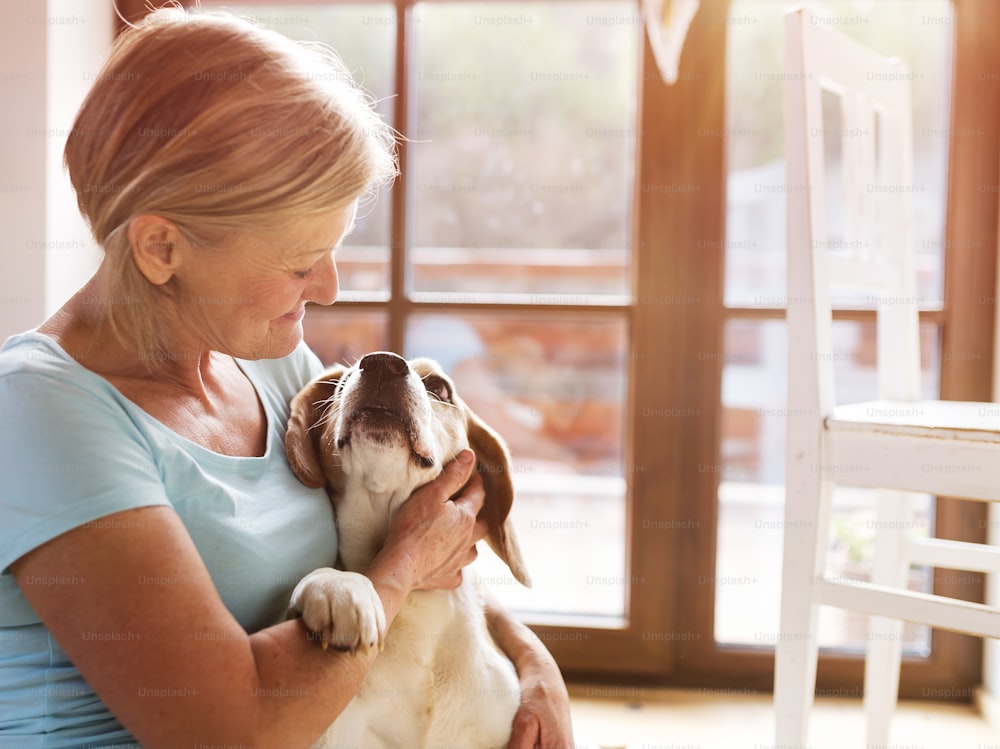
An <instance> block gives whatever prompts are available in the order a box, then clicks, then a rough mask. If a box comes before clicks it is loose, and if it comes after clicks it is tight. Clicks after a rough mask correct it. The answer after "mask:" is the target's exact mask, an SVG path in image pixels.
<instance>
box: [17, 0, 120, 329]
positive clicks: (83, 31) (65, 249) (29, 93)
mask: <svg viewBox="0 0 1000 749" xmlns="http://www.w3.org/2000/svg"><path fill="white" fill-rule="evenodd" d="M12 5H13V4H5V7H4V8H3V10H2V11H0V112H2V114H0V226H3V228H4V231H3V239H2V240H0V340H3V339H4V338H6V337H7V336H8V335H10V334H12V333H16V332H19V331H22V330H25V329H28V328H32V327H35V326H36V325H38V324H39V323H40V322H42V320H44V319H45V317H47V316H48V315H49V314H51V313H52V312H53V311H54V310H55V309H57V308H58V307H59V306H60V305H61V304H62V303H63V302H64V301H65V300H66V299H67V298H68V297H69V296H70V295H71V294H72V292H73V291H74V290H75V289H76V288H78V287H79V286H80V284H81V283H82V282H83V281H84V280H86V278H87V277H88V276H89V275H90V274H91V273H92V272H93V270H94V269H95V268H96V267H97V263H98V260H99V257H100V255H99V251H98V249H97V247H96V246H95V244H94V242H93V240H92V239H91V237H90V234H89V232H88V231H87V227H86V225H85V224H84V223H83V221H82V219H81V218H80V216H79V214H78V213H77V209H76V199H75V198H74V197H73V193H72V190H71V189H70V187H69V179H68V177H67V176H66V173H65V170H64V169H63V167H62V148H63V146H64V145H65V142H66V135H67V134H68V132H69V129H70V127H71V126H72V122H73V117H74V115H75V113H76V110H77V108H78V107H79V105H80V103H81V102H82V101H83V97H84V95H85V94H86V92H87V90H88V89H89V87H90V85H91V83H92V82H93V80H94V79H95V77H96V74H97V71H98V70H99V68H100V65H101V63H102V62H103V60H104V58H105V57H106V55H107V51H108V48H109V46H110V44H111V37H112V29H113V17H112V15H111V7H110V3H108V2H107V0H48V2H46V3H40V2H39V3H23V4H17V5H18V6H19V7H17V8H12V7H11V6H12Z"/></svg>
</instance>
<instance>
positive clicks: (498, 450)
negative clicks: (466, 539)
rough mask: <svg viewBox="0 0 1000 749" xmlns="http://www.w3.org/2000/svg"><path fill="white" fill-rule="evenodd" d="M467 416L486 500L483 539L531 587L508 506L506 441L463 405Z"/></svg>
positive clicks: (511, 496)
mask: <svg viewBox="0 0 1000 749" xmlns="http://www.w3.org/2000/svg"><path fill="white" fill-rule="evenodd" d="M466 410H467V412H468V418H469V447H471V448H472V449H473V451H474V452H475V453H476V468H477V470H478V471H479V475H480V476H481V477H482V479H483V486H484V488H485V489H486V500H485V501H484V503H483V509H482V510H481V511H480V517H483V518H485V519H486V527H487V528H488V531H487V534H486V541H487V543H489V545H490V548H492V549H493V551H495V552H496V554H497V556H498V557H500V558H501V559H502V560H503V561H504V563H506V565H507V566H508V567H509V568H510V571H511V573H513V575H514V577H515V578H516V579H517V581H518V582H519V583H521V584H522V585H524V586H527V587H529V588H530V587H531V578H530V577H529V576H528V570H527V567H525V564H524V559H523V558H522V557H521V547H520V546H519V545H518V543H517V536H516V535H515V533H514V526H513V524H512V523H511V522H510V519H509V517H508V516H509V515H510V508H511V505H513V504H514V482H513V480H512V478H511V475H510V453H509V452H508V451H507V445H506V444H504V441H503V440H502V439H501V438H500V435H498V434H497V433H496V432H494V431H493V430H492V429H490V428H489V427H488V426H487V425H486V424H485V423H484V422H483V420H482V419H480V418H479V417H478V416H476V414H475V413H473V412H472V411H471V410H470V409H468V407H466Z"/></svg>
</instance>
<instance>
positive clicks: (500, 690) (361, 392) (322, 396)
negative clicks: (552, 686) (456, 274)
mask: <svg viewBox="0 0 1000 749" xmlns="http://www.w3.org/2000/svg"><path fill="white" fill-rule="evenodd" d="M466 447H471V448H472V449H473V450H474V451H475V453H476V458H477V468H478V470H479V472H480V475H481V476H482V479H483V483H484V486H485V489H486V499H485V504H484V506H483V510H482V514H481V516H482V517H485V518H486V520H487V524H488V527H489V533H488V535H487V541H488V543H489V545H490V546H491V547H492V548H493V550H494V551H495V552H496V553H497V554H498V555H499V557H500V558H501V559H502V560H503V561H504V562H505V563H506V564H507V566H508V567H509V568H510V571H511V573H512V574H513V575H514V577H515V578H516V579H517V580H518V581H519V582H521V583H522V584H523V585H526V586H530V582H529V578H528V574H527V572H526V570H525V566H524V561H523V559H522V557H521V552H520V550H519V548H518V543H517V539H516V537H515V535H514V529H513V527H512V525H511V523H510V522H509V520H508V514H509V512H510V508H511V503H512V502H513V498H514V491H513V484H512V481H511V474H510V456H509V453H508V451H507V448H506V446H505V444H504V443H503V441H502V440H501V438H500V437H499V436H498V435H497V434H496V433H495V432H493V430H492V429H490V428H489V427H488V426H486V424H484V423H483V422H482V420H480V419H479V418H478V417H477V416H476V415H475V414H474V413H473V412H472V411H471V410H470V409H469V407H468V406H466V405H465V403H464V402H463V401H462V399H461V398H459V397H458V394H457V393H456V392H455V385H454V383H453V382H452V381H451V380H450V379H449V378H448V377H447V376H446V375H445V373H444V372H443V371H442V369H441V367H440V366H439V365H438V364H437V363H436V362H434V361H432V360H430V359H414V360H412V361H409V362H408V361H407V360H405V359H403V358H402V357H400V356H398V355H396V354H393V353H387V352H376V353H371V354H368V355H366V356H364V357H363V358H362V359H360V360H359V361H358V362H357V363H356V364H355V365H354V366H352V367H344V366H335V367H333V368H332V369H330V370H328V371H327V372H325V373H323V374H322V375H321V376H319V377H318V378H316V379H315V380H314V381H313V382H311V383H310V384H309V385H307V386H306V387H305V388H304V389H303V390H302V391H301V392H300V393H299V394H298V395H297V396H296V397H295V398H294V399H293V400H292V403H291V414H290V417H289V421H288V432H287V435H286V449H287V453H288V459H289V462H290V464H291V466H292V468H293V470H294V471H295V473H296V474H297V475H298V477H299V479H300V480H301V481H302V482H303V483H305V484H307V485H308V486H312V487H326V489H327V491H328V492H329V494H330V497H331V499H332V501H333V504H334V507H335V510H336V517H337V521H336V522H337V530H338V543H339V550H340V563H341V564H340V567H342V569H332V568H324V569H318V570H315V571H313V572H311V573H309V574H308V575H307V576H306V577H305V578H303V579H302V580H301V581H300V582H299V584H298V585H297V586H296V588H295V590H294V592H293V593H292V598H291V603H290V605H289V613H290V615H293V616H295V615H300V616H302V618H303V620H304V623H305V625H306V627H307V628H308V629H309V630H310V632H312V633H314V634H315V635H316V636H318V637H321V638H322V640H323V646H324V647H326V646H327V645H330V646H332V647H334V648H337V649H339V650H346V651H351V652H354V651H356V650H357V649H368V648H373V647H378V648H380V649H381V650H382V652H380V653H379V655H378V657H377V658H376V659H375V662H374V664H373V665H372V668H371V670H370V671H369V673H368V675H367V677H366V679H365V681H364V683H363V684H362V686H361V688H360V690H359V691H358V693H357V695H356V696H355V697H354V699H353V700H352V701H351V703H350V704H349V705H348V706H347V708H346V709H345V710H344V711H343V713H341V715H340V716H339V717H338V718H337V720H336V721H335V722H334V724H333V725H332V726H331V727H330V728H329V729H328V730H327V732H326V733H325V734H324V735H323V737H322V738H321V739H320V741H319V742H318V743H317V744H316V745H315V746H314V749H320V748H322V749H347V747H364V748H365V749H420V748H421V747H463V749H498V748H499V747H506V746H507V745H508V742H509V740H510V733H511V725H512V722H513V718H514V713H515V712H516V710H517V707H518V704H519V700H520V693H519V686H518V679H517V674H516V673H515V671H514V668H513V665H512V664H511V663H510V661H509V660H508V659H507V657H506V656H505V655H503V653H502V652H501V651H500V650H499V648H498V647H497V646H496V645H495V644H494V642H493V640H492V639H491V637H490V635H489V632H488V631H487V626H486V617H485V615H484V612H483V605H482V601H481V599H480V597H479V593H478V590H477V583H476V581H475V579H474V577H473V576H472V575H470V574H468V570H466V574H464V575H463V578H464V580H463V582H462V584H461V586H460V587H459V588H458V589H456V590H434V591H416V592H414V593H412V594H410V596H409V597H408V598H407V600H406V603H405V604H404V606H403V608H402V609H401V610H400V612H399V614H398V615H397V616H396V619H395V620H394V621H393V624H392V627H391V628H389V629H388V631H386V623H385V616H384V613H383V611H382V604H381V601H380V600H379V598H378V596H377V595H376V593H375V590H374V588H373V587H372V585H371V583H370V581H369V580H368V578H367V577H365V576H364V575H363V574H361V573H363V572H364V570H365V569H367V567H368V565H369V564H370V563H371V561H372V559H373V558H374V557H375V555H376V554H377V553H378V552H379V549H380V548H381V547H382V544H383V542H384V540H385V537H386V534H387V533H388V530H389V522H390V519H391V517H392V515H393V513H394V512H395V511H396V510H397V509H398V508H399V507H400V505H402V504H403V503H404V502H406V500H407V499H408V498H409V496H410V495H411V494H412V493H413V491H414V490H415V489H416V488H417V487H419V486H421V485H422V484H425V483H427V482H428V481H430V480H432V479H433V478H435V477H436V476H437V475H438V474H439V473H440V472H441V469H442V467H443V466H444V465H445V464H446V463H447V462H448V461H450V460H451V459H452V458H453V457H455V455H457V454H458V453H459V452H460V451H461V450H462V449H464V448H466Z"/></svg>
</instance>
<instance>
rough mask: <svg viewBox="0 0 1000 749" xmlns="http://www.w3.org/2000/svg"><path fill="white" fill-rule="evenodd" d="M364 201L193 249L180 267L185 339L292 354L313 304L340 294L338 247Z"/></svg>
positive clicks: (240, 351) (242, 353)
mask: <svg viewBox="0 0 1000 749" xmlns="http://www.w3.org/2000/svg"><path fill="white" fill-rule="evenodd" d="M356 207H357V205H356V203H352V204H350V205H348V206H346V207H344V208H341V209H338V210H335V211H331V212H329V213H327V214H321V215H317V216H310V217H306V218H303V219H300V220H297V221H296V222H295V223H294V224H291V225H290V226H289V227H288V228H287V229H286V230H284V231H281V232H278V231H275V232H267V233H254V234H246V235H242V236H240V237H238V238H235V239H234V240H233V241H232V243H231V244H229V245H227V246H225V247H219V248H214V247H213V248H210V249H207V250H206V249H201V250H198V249H194V248H188V249H189V252H188V253H186V255H187V257H186V258H185V259H184V262H182V263H181V264H180V266H179V268H178V270H177V271H176V272H175V274H174V276H175V278H174V280H175V282H176V290H177V296H176V297H175V298H176V300H177V307H176V309H177V313H178V317H179V324H180V328H179V329H178V332H179V333H180V335H181V336H182V338H184V339H185V340H187V339H188V338H189V337H190V336H194V337H195V338H197V339H198V340H197V342H192V343H194V345H195V346H197V347H198V348H202V349H211V350H213V351H219V352H222V353H226V354H230V355H232V356H235V357H238V358H241V359H273V358H278V357H281V356H285V355H287V354H290V353H291V352H292V351H293V350H294V349H295V347H296V346H297V345H298V344H299V342H300V341H301V340H302V318H303V316H304V314H305V306H306V303H307V302H314V303H316V304H333V302H334V300H336V298H337V292H338V290H339V281H338V278H337V266H336V264H335V261H334V251H335V250H336V249H337V247H339V246H340V244H341V242H342V241H343V239H344V237H345V236H346V235H347V234H348V233H349V232H350V230H351V229H352V228H353V223H354V214H355V210H356Z"/></svg>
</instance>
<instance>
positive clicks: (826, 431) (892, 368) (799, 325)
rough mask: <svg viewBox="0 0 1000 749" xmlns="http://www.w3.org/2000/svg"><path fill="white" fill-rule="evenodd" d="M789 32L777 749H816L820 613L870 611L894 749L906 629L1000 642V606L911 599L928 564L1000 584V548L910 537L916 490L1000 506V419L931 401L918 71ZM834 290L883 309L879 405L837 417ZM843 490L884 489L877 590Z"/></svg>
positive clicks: (876, 725)
mask: <svg viewBox="0 0 1000 749" xmlns="http://www.w3.org/2000/svg"><path fill="white" fill-rule="evenodd" d="M785 21H786V27H785V35H786V37H785V39H786V47H785V72H786V76H787V78H786V82H785V154H786V164H787V180H788V182H787V186H786V187H787V193H786V195H787V202H788V219H787V220H788V234H787V242H788V247H787V249H788V317H787V321H788V360H789V370H788V437H787V439H788V453H787V455H788V463H787V474H786V500H785V526H784V558H783V569H782V594H781V625H780V626H781V633H780V636H779V638H778V641H777V646H776V653H775V684H774V700H775V712H776V728H777V732H776V739H777V740H776V744H777V745H778V746H806V745H807V740H808V736H807V734H808V718H809V712H810V710H811V707H812V703H813V695H814V690H815V682H816V662H817V655H818V645H817V639H816V636H817V614H818V611H819V609H820V607H821V606H832V607H836V608H840V609H847V610H854V611H858V612H862V613H864V614H867V615H869V627H870V632H869V638H868V647H867V653H866V663H865V687H864V690H865V711H866V714H867V717H868V746H887V745H888V737H889V722H890V718H891V715H892V712H893V711H894V709H895V706H896V699H897V695H898V687H899V666H900V659H901V650H902V647H901V630H900V628H901V626H902V621H904V620H905V621H910V622H916V623H920V624H924V625H927V626H930V627H933V628H939V629H945V630H952V631H957V632H964V633H968V634H973V635H979V636H988V637H1000V610H998V609H993V608H990V607H987V606H985V605H980V604H975V603H969V602H966V601H959V600H955V599H950V598H945V597H941V596H937V595H931V594H927V593H920V592H911V591H908V590H907V589H906V580H907V573H908V571H909V568H910V566H911V564H921V565H928V566H931V567H937V566H940V567H946V568H949V569H958V570H971V571H980V572H990V571H997V570H998V569H1000V555H998V550H997V549H996V548H994V547H990V546H985V545H977V544H970V543H958V542H953V541H944V540H938V539H934V538H930V539H926V538H925V539H914V538H910V537H909V535H908V534H907V533H905V532H903V531H901V529H906V528H912V527H914V525H915V523H914V522H913V516H912V514H911V510H910V505H911V503H910V502H909V501H908V500H909V499H912V493H914V492H919V493H927V494H933V495H942V496H950V497H961V498H967V499H974V500H981V501H993V500H1000V418H997V417H996V416H995V414H996V413H997V409H996V406H995V405H992V406H991V405H989V404H979V403H967V402H947V401H925V400H920V393H919V373H920V356H919V334H918V318H917V300H916V295H917V292H916V274H915V270H914V259H913V254H914V240H913V228H912V210H913V207H912V202H911V195H912V190H911V189H910V187H911V186H912V184H913V174H912V162H913V155H912V134H911V123H910V120H911V109H910V107H911V105H910V90H909V80H910V75H909V72H908V69H907V67H906V65H905V63H904V62H902V61H900V60H897V59H892V60H887V59H885V58H883V57H881V56H879V55H878V54H876V53H874V52H873V51H871V50H870V49H868V48H866V47H864V46H863V45H861V44H859V43H857V42H855V41H853V40H852V39H850V38H848V37H847V36H845V35H843V34H842V33H840V32H838V31H835V30H833V29H831V28H829V27H828V26H825V25H823V24H822V22H821V21H820V20H819V19H817V18H816V17H815V16H813V15H812V14H811V12H809V11H807V10H802V9H798V10H793V11H790V12H789V13H788V14H787V16H786V19H785ZM824 90H825V91H828V92H830V93H831V94H833V95H834V96H836V97H839V100H840V109H841V112H842V122H841V123H840V128H839V132H825V131H824V125H823V109H822V103H823V102H822V91H824ZM865 134H867V136H870V137H864V135H865ZM831 137H840V142H841V145H840V151H841V157H840V161H841V168H842V175H843V177H842V180H841V182H842V183H843V187H844V193H845V195H844V209H843V213H844V224H845V227H844V234H843V237H842V238H841V239H838V240H837V241H834V242H831V237H830V235H829V234H828V231H827V217H826V206H827V202H826V186H827V185H826V183H827V177H826V176H825V174H826V173H825V164H824V155H825V149H824V139H825V138H831ZM831 246H833V248H834V249H835V250H836V251H832V250H831ZM856 248H860V249H856ZM845 250H846V251H845ZM833 287H844V288H850V289H854V290H860V291H861V292H862V293H863V294H865V295H867V296H866V297H864V298H865V299H870V300H872V301H873V303H875V305H876V308H877V319H878V323H877V336H878V343H877V351H878V390H879V392H878V398H879V399H880V400H877V401H873V402H869V403H855V404H849V405H838V404H836V403H835V395H834V377H833V368H834V367H833V362H834V361H835V360H836V356H835V354H834V350H833V344H832V325H831V306H830V289H831V288H833ZM841 355H842V354H841ZM848 467H849V469H850V470H846V469H847V468H848ZM834 483H836V484H838V485H848V486H856V487H868V488H873V489H877V490H879V491H878V492H877V497H878V499H877V522H876V524H875V528H876V535H875V540H874V554H875V557H874V562H873V569H872V574H871V582H859V581H857V580H845V579H843V578H840V579H837V578H836V577H832V576H830V575H829V573H828V570H827V560H826V551H827V548H828V543H829V539H828V533H829V527H830V523H829V517H830V505H831V494H832V490H833V485H834Z"/></svg>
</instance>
